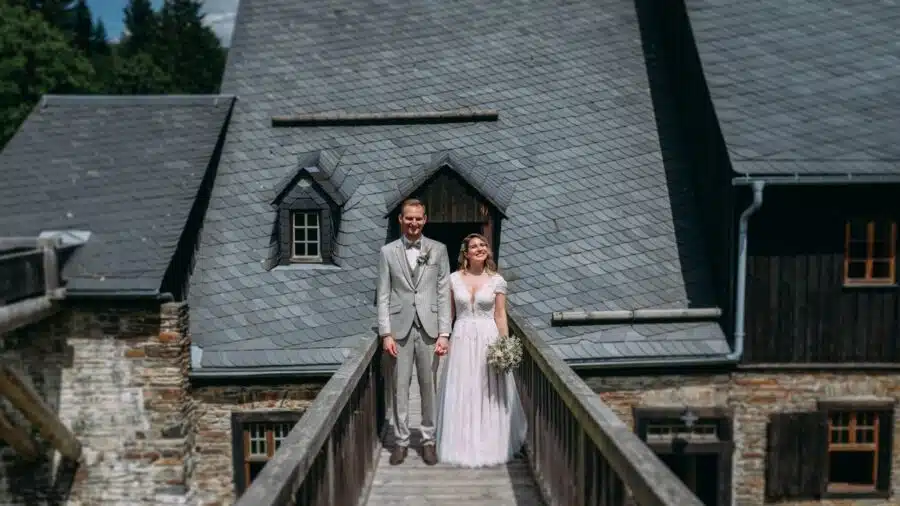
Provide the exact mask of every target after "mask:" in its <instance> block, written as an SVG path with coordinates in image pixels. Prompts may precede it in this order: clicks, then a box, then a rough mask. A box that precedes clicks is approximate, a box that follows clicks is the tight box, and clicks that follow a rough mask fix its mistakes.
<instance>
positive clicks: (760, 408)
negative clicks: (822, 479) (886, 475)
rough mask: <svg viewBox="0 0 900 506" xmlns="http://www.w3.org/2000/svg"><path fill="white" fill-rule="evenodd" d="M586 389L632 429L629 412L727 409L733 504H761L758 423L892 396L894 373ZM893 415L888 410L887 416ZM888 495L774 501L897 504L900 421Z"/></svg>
mask: <svg viewBox="0 0 900 506" xmlns="http://www.w3.org/2000/svg"><path fill="white" fill-rule="evenodd" d="M585 381H586V382H587V383H588V385H590V386H591V388H592V389H593V390H594V391H595V392H597V393H599V394H600V396H601V398H602V399H603V400H604V402H606V403H607V404H609V405H610V407H611V408H612V409H613V410H614V411H615V412H616V413H617V414H618V415H619V416H620V417H621V418H622V420H623V421H625V423H628V424H633V422H634V420H633V413H632V408H633V407H679V408H683V407H684V406H685V405H689V406H693V407H712V406H719V407H727V408H730V409H731V410H733V416H734V418H733V426H734V444H735V451H734V460H733V476H732V490H733V492H732V494H733V499H732V500H733V504H734V505H735V506H758V505H763V504H766V502H765V498H764V494H765V462H766V424H767V422H768V418H769V415H770V414H772V413H777V412H789V411H807V410H813V409H816V403H817V401H818V400H820V399H826V398H836V397H879V398H893V399H898V398H900V374H897V373H890V372H887V373H874V372H873V373H864V372H860V373H801V372H786V373H749V372H740V373H734V374H720V375H694V376H687V375H684V376H680V375H666V376H645V377H595V378H586V379H585ZM898 413H900V410H897V411H895V417H896V416H897V414H898ZM894 434H895V436H894V440H893V444H894V448H893V465H892V477H891V484H892V488H893V494H892V497H891V498H890V499H888V500H884V499H867V500H860V499H845V500H824V501H802V502H797V501H794V502H781V503H779V504H781V505H792V506H793V505H797V506H799V505H803V506H812V505H818V506H838V505H840V506H850V505H860V504H866V505H876V504H877V505H895V504H900V497H898V494H900V421H898V420H897V419H895V421H894Z"/></svg>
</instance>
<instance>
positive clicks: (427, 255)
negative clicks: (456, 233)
mask: <svg viewBox="0 0 900 506" xmlns="http://www.w3.org/2000/svg"><path fill="white" fill-rule="evenodd" d="M430 257H431V251H430V250H429V251H423V252H421V253H419V258H417V259H416V264H417V265H423V264H425V263H426V262H428V259H429V258H430Z"/></svg>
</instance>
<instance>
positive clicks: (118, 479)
mask: <svg viewBox="0 0 900 506" xmlns="http://www.w3.org/2000/svg"><path fill="white" fill-rule="evenodd" d="M186 325H187V311H186V306H184V305H183V304H178V303H170V304H163V305H162V306H160V304H159V303H157V302H148V303H134V302H132V303H118V304H117V303H114V302H109V301H106V302H103V303H102V304H101V303H78V302H72V303H70V305H69V307H67V308H66V309H65V310H63V311H61V312H60V313H57V314H56V315H54V316H52V317H50V318H48V319H47V320H44V321H42V322H39V323H37V324H34V325H31V326H29V327H26V328H23V329H19V330H18V331H16V332H14V333H12V334H11V335H9V336H6V338H5V343H6V346H7V351H6V352H5V356H6V357H18V359H19V360H18V363H19V367H21V369H22V370H23V371H26V372H27V373H28V374H29V375H30V376H31V378H32V381H33V382H34V383H35V386H36V387H37V388H38V390H39V391H40V392H41V393H42V394H43V395H44V396H45V399H46V400H47V401H48V403H49V404H50V405H51V406H52V407H53V408H54V409H56V410H58V412H59V415H60V418H61V419H62V421H63V423H64V424H65V425H66V426H67V427H69V428H70V429H71V430H72V431H73V432H74V434H75V435H76V437H77V438H78V439H79V440H80V441H81V442H82V444H83V447H84V450H83V463H82V465H81V467H80V469H79V470H78V473H77V475H76V477H75V484H74V486H73V488H72V491H71V495H70V498H69V504H71V505H88V504H90V505H123V506H124V505H140V504H184V503H186V488H185V465H184V462H185V460H184V457H185V453H186V450H187V449H188V447H187V444H188V440H187V438H186V434H187V432H188V431H186V430H185V428H184V425H183V417H182V413H181V412H182V409H183V406H184V404H185V398H184V392H183V389H182V384H183V382H184V374H183V369H184V367H185V365H186V364H185V362H184V360H185V357H186V355H187V353H188V348H187V346H188V343H187V340H186V336H185V333H184V329H185V328H186ZM46 485H47V484H46V483H44V484H40V485H36V486H38V487H43V488H45V489H46ZM13 488H14V487H13ZM12 503H13V504H16V503H17V501H16V499H15V497H13V498H12Z"/></svg>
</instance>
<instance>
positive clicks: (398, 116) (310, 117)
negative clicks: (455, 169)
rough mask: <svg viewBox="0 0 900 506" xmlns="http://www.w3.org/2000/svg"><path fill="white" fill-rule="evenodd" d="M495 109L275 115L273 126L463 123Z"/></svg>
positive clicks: (490, 117) (491, 117)
mask: <svg viewBox="0 0 900 506" xmlns="http://www.w3.org/2000/svg"><path fill="white" fill-rule="evenodd" d="M498 116H499V113H498V112H497V110H496V109H459V110H455V111H421V112H410V111H392V112H362V113H352V112H335V113H311V114H295V115H292V116H275V117H273V118H272V126H274V127H295V126H323V125H355V126H360V125H397V124H412V125H415V124H423V123H464V122H476V121H497V118H498Z"/></svg>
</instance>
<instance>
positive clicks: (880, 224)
mask: <svg viewBox="0 0 900 506" xmlns="http://www.w3.org/2000/svg"><path fill="white" fill-rule="evenodd" d="M893 228H894V224H893V222H891V221H888V220H881V221H876V222H875V237H874V239H875V240H876V241H879V242H884V243H890V242H891V239H892V238H893V237H892V236H893V233H892V232H893Z"/></svg>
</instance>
